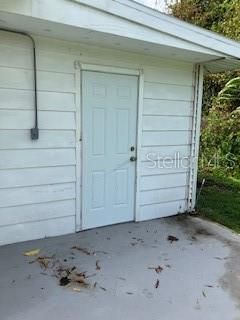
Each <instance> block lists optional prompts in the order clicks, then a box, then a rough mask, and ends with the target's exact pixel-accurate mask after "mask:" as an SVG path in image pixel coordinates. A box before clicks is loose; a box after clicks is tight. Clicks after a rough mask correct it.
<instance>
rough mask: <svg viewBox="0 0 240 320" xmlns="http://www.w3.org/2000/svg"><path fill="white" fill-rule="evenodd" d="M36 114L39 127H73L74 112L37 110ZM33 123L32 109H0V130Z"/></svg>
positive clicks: (71, 128) (19, 127)
mask: <svg viewBox="0 0 240 320" xmlns="http://www.w3.org/2000/svg"><path fill="white" fill-rule="evenodd" d="M38 115H39V126H41V129H49V130H56V129H62V130H74V129H75V113H74V112H57V111H39V113H38ZM33 123H34V111H33V110H0V130H1V129H30V128H31V127H32V125H33Z"/></svg>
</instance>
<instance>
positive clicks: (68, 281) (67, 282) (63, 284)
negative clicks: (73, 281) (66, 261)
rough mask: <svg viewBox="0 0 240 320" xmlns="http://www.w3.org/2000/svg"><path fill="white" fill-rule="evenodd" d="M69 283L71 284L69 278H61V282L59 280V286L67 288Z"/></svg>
mask: <svg viewBox="0 0 240 320" xmlns="http://www.w3.org/2000/svg"><path fill="white" fill-rule="evenodd" d="M69 283H70V279H69V278H68V277H62V278H60V280H59V285H60V286H61V287H65V286H67V285H68V284H69Z"/></svg>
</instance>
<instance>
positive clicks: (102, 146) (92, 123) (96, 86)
mask: <svg viewBox="0 0 240 320" xmlns="http://www.w3.org/2000/svg"><path fill="white" fill-rule="evenodd" d="M137 96H138V77H136V76H128V75H118V74H110V73H101V72H91V71H84V72H83V73H82V99H83V100H82V102H83V119H82V124H83V185H82V188H83V190H82V201H83V203H82V226H83V229H87V228H92V227H97V226H103V225H109V224H114V223H119V222H125V221H131V220H133V219H134V206H135V165H136V162H135V159H134V158H132V157H135V156H136V124H137ZM130 159H131V160H132V161H131V160H130Z"/></svg>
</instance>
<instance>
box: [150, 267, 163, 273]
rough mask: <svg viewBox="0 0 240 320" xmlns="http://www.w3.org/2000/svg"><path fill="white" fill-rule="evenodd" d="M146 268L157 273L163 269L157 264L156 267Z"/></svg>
mask: <svg viewBox="0 0 240 320" xmlns="http://www.w3.org/2000/svg"><path fill="white" fill-rule="evenodd" d="M148 269H150V270H155V271H156V272H157V273H160V272H162V271H163V268H162V267H161V266H157V267H149V268H148Z"/></svg>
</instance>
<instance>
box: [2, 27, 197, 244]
mask: <svg viewBox="0 0 240 320" xmlns="http://www.w3.org/2000/svg"><path fill="white" fill-rule="evenodd" d="M36 41H37V76H38V103H39V106H38V107H39V127H40V139H39V140H37V141H32V140H31V139H30V133H29V129H30V128H32V127H33V125H34V93H33V70H32V51H31V44H30V43H29V41H28V40H27V39H25V38H24V37H21V36H15V35H12V34H6V33H4V32H0V198H1V202H0V244H1V243H2V244H3V243H11V242H14V241H23V240H29V239H37V238H41V237H45V236H51V235H58V234H65V233H70V232H73V231H74V230H75V214H76V212H75V205H76V202H75V201H76V197H80V194H77V195H76V156H78V157H80V156H79V155H77V154H76V149H75V148H76V110H77V107H78V106H77V105H76V101H78V99H77V96H76V94H78V93H79V90H80V88H79V87H76V79H75V67H74V61H75V60H81V62H83V63H90V64H91V63H93V64H99V65H101V64H102V65H109V66H114V67H123V68H135V69H143V70H144V78H145V84H144V104H143V128H142V129H143V130H142V146H141V159H139V160H140V161H141V164H140V172H139V173H138V174H139V177H140V186H141V194H140V203H141V207H140V218H141V219H142V220H145V219H149V218H157V217H161V216H166V215H171V214H176V213H178V212H180V211H181V212H182V211H184V210H185V208H186V206H185V202H186V201H185V199H186V194H187V182H186V179H187V173H188V171H187V169H186V168H182V167H180V168H179V167H174V168H168V167H155V168H149V167H147V163H148V162H146V155H147V154H148V153H151V152H152V153H156V154H160V155H161V156H162V157H165V156H166V157H167V156H168V157H170V158H173V157H174V155H175V154H176V153H177V152H179V154H180V157H182V158H184V157H189V155H190V144H191V130H192V115H193V112H192V99H193V97H192V93H193V87H192V76H193V72H192V66H191V64H188V63H184V62H179V61H166V60H160V59H158V58H154V57H149V56H143V55H142V56H141V55H137V54H130V53H129V52H124V51H116V50H109V49H104V48H100V47H98V48H96V47H89V46H86V45H82V44H80V45H79V44H77V43H71V42H63V41H60V40H54V39H47V38H41V37H36ZM78 130H80V129H78ZM78 138H79V137H78ZM78 152H79V151H78ZM164 176H166V177H165V178H164ZM2 199H3V200H2ZM77 214H80V213H79V212H78V213H77Z"/></svg>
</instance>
